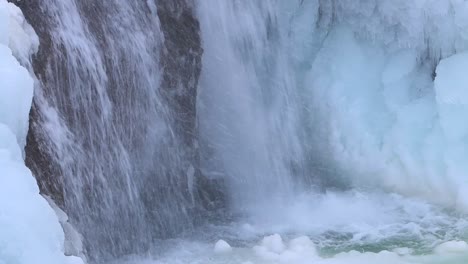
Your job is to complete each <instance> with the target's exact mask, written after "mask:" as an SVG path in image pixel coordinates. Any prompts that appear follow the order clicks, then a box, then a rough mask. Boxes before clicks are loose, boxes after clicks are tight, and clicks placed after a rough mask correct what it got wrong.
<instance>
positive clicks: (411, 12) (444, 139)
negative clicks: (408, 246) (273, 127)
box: [294, 0, 468, 211]
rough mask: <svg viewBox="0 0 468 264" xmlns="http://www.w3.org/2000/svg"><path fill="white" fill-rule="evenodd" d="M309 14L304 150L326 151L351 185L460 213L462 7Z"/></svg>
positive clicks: (413, 4) (402, 4) (442, 4)
mask: <svg viewBox="0 0 468 264" xmlns="http://www.w3.org/2000/svg"><path fill="white" fill-rule="evenodd" d="M316 8H317V10H318V12H319V14H320V15H319V17H318V19H317V22H316V23H315V25H314V26H313V28H315V31H314V32H312V33H311V34H309V35H308V37H309V38H315V39H319V43H320V45H319V47H318V48H316V47H311V48H310V49H309V50H314V51H315V52H313V53H312V54H309V55H308V56H307V57H306V58H301V59H302V60H304V61H306V62H308V63H310V64H309V65H306V66H305V67H304V68H303V73H304V79H303V80H304V90H305V94H306V95H305V96H304V98H305V100H304V102H305V104H306V105H307V104H308V105H310V106H311V108H313V110H311V111H307V116H308V117H309V122H310V124H311V126H312V127H313V130H312V133H311V134H310V135H309V137H308V144H309V146H310V149H309V150H310V151H323V152H326V153H329V154H330V155H329V158H330V159H331V160H332V161H333V162H332V163H333V164H335V166H336V167H338V168H339V169H340V170H341V174H342V175H343V177H347V178H350V179H351V181H352V182H353V184H354V185H355V186H358V187H361V188H362V187H364V188H365V187H372V188H374V187H383V188H385V189H387V190H389V191H394V192H400V193H403V194H405V195H410V196H416V197H421V198H424V199H428V200H430V201H433V202H436V203H439V204H444V205H447V206H450V207H455V208H458V209H460V210H463V211H466V209H467V208H468V207H467V205H468V200H467V199H466V198H467V197H466V194H465V193H466V189H467V187H468V184H467V179H468V178H467V176H468V166H466V164H467V157H468V155H467V153H466V150H465V149H466V147H467V145H466V144H467V142H466V136H467V133H466V124H465V123H466V120H465V118H464V117H465V116H466V115H467V114H468V112H467V110H468V109H467V108H466V99H465V97H466V93H465V90H466V89H467V88H468V82H467V80H466V77H464V76H466V73H465V71H466V63H467V58H466V55H463V52H464V51H465V50H466V48H467V44H468V38H467V37H468V36H467V34H466V33H467V30H468V19H467V17H468V16H467V15H466V14H468V3H467V2H465V1H456V0H454V1H430V0H428V1H373V0H361V1H347V0H341V1H319V3H318V5H317V6H316ZM301 16H302V17H303V16H304V15H301V14H299V15H296V17H294V19H296V20H298V19H301ZM298 39H299V41H300V40H301V38H298ZM298 43H299V42H298ZM330 151H331V152H330Z"/></svg>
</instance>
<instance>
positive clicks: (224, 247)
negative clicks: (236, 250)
mask: <svg viewBox="0 0 468 264" xmlns="http://www.w3.org/2000/svg"><path fill="white" fill-rule="evenodd" d="M231 251H232V247H231V245H229V244H228V243H227V242H226V241H224V240H218V242H216V244H215V246H214V252H215V253H218V254H225V253H229V252H231Z"/></svg>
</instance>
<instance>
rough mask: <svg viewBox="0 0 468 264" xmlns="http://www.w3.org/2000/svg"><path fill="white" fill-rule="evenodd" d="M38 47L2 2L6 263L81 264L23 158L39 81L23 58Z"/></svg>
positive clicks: (0, 105)
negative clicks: (69, 251) (71, 252)
mask: <svg viewBox="0 0 468 264" xmlns="http://www.w3.org/2000/svg"><path fill="white" fill-rule="evenodd" d="M36 48H37V36H36V35H35V34H34V33H33V31H32V29H31V28H30V26H28V25H27V24H26V22H25V20H24V18H23V16H22V14H21V12H20V11H19V9H18V8H17V7H16V6H14V5H13V4H10V3H7V2H6V1H5V0H0V80H1V82H0V83H1V84H0V226H1V227H2V228H0V263H1V264H10V263H18V264H36V263H50V264H62V263H74V264H78V263H82V261H81V259H79V258H73V257H65V255H64V251H63V246H64V234H63V230H62V228H61V226H60V224H59V222H58V219H57V216H56V215H55V213H54V211H53V210H52V208H51V207H50V206H49V204H48V203H47V201H46V200H45V199H44V198H43V197H41V196H40V195H39V188H38V186H37V183H36V181H35V179H34V177H33V176H32V175H31V172H30V171H29V169H28V168H26V166H25V165H24V160H23V156H22V152H23V151H22V149H23V148H24V146H25V142H26V134H27V129H28V117H29V110H30V108H31V101H32V96H33V79H32V77H31V76H30V75H29V73H28V71H27V70H26V69H25V68H24V67H22V66H21V65H20V63H19V62H18V60H20V61H21V62H22V63H25V64H27V62H26V60H27V59H28V58H29V56H30V55H31V54H32V52H34V50H35V49H36ZM13 55H15V56H16V58H15V57H14V56H13ZM17 59H18V60H17Z"/></svg>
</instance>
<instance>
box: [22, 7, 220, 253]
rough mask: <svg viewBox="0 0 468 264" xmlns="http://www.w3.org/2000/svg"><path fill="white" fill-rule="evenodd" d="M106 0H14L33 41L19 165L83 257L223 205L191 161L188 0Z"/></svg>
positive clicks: (192, 25) (192, 58)
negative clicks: (58, 212)
mask: <svg viewBox="0 0 468 264" xmlns="http://www.w3.org/2000/svg"><path fill="white" fill-rule="evenodd" d="M14 2H15V1H14ZM114 2H115V1H86V0H75V1H68V2H66V3H65V2H61V1H58V0H38V1H17V2H15V4H17V5H18V6H19V7H20V8H21V9H22V11H23V12H24V14H25V16H26V19H27V20H28V21H29V23H30V24H31V25H32V26H33V27H34V29H35V30H36V32H37V34H38V35H39V37H40V43H41V45H40V49H39V52H38V54H37V55H36V56H35V57H34V60H33V67H34V73H35V75H36V76H37V78H38V83H37V85H36V91H35V97H34V102H33V107H32V109H31V113H30V129H29V133H28V138H27V146H26V164H27V166H28V167H29V168H30V169H31V170H32V171H33V174H34V175H35V176H36V179H37V181H38V184H39V186H40V189H41V192H42V193H43V194H44V195H48V196H50V197H51V198H52V199H53V200H54V201H55V202H56V203H57V204H58V205H59V206H60V207H61V208H63V209H64V210H65V211H66V212H67V213H68V214H69V216H70V221H71V222H72V224H73V225H75V226H76V227H77V229H78V230H79V231H80V232H81V233H82V234H83V236H84V239H85V241H84V242H85V245H86V248H87V251H88V252H87V254H88V255H89V257H90V258H91V259H93V258H111V257H113V256H116V255H120V254H126V253H137V252H138V251H142V250H145V249H147V248H148V247H149V246H150V244H151V242H152V241H153V240H154V239H155V238H167V237H171V236H173V235H175V234H177V233H179V232H181V231H184V230H186V229H187V228H191V227H193V226H195V225H198V224H200V223H202V222H203V221H204V219H205V218H206V217H207V216H208V215H210V214H211V213H210V211H213V210H215V209H219V208H220V207H221V206H222V204H223V195H222V191H221V190H220V188H219V184H218V183H213V182H211V181H210V180H208V179H206V178H205V177H203V175H202V174H201V173H200V169H199V153H198V144H197V122H196V105H195V104H196V96H197V86H198V78H199V75H200V71H201V56H202V54H203V50H202V47H201V39H200V32H199V31H200V28H199V23H198V21H197V18H196V17H195V16H194V5H193V3H192V1H191V0H176V1H173V0H164V1H162V0H161V1H155V2H152V1H142V3H140V1H128V3H124V1H119V2H115V3H114ZM143 2H144V3H143Z"/></svg>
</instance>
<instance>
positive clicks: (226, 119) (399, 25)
mask: <svg viewBox="0 0 468 264" xmlns="http://www.w3.org/2000/svg"><path fill="white" fill-rule="evenodd" d="M12 2H15V3H16V4H17V5H18V6H19V7H20V8H21V10H22V11H23V13H24V15H25V17H26V19H27V21H28V22H29V23H30V24H31V25H32V27H33V28H34V30H35V31H36V33H37V34H38V36H39V40H40V46H39V50H38V51H37V53H36V54H35V55H33V58H32V63H31V65H30V64H29V61H28V59H27V58H26V59H25V62H23V63H24V64H27V65H26V66H29V68H30V71H31V72H30V73H31V75H34V76H33V77H35V78H36V85H35V91H34V99H33V105H32V109H31V112H30V116H29V118H30V120H29V121H30V122H29V132H28V134H27V139H26V141H27V142H26V147H25V163H26V165H27V166H28V167H29V168H30V169H31V171H32V173H33V175H34V176H35V177H36V179H37V181H38V185H39V188H40V191H41V194H42V195H44V196H46V197H47V198H48V199H49V198H50V199H49V200H51V201H53V202H55V203H56V204H57V206H58V207H59V209H61V210H63V211H64V212H65V213H66V214H67V215H68V219H69V220H68V221H69V224H71V225H72V226H74V227H75V228H76V229H77V231H78V232H79V233H80V234H81V235H82V237H83V239H84V250H85V251H86V252H85V255H86V256H87V257H89V260H90V262H91V263H102V262H107V261H111V262H113V261H115V260H116V259H119V258H120V257H122V256H129V255H130V256H135V255H136V256H145V255H146V254H148V255H152V254H153V253H154V252H156V253H154V254H155V255H156V256H157V257H161V259H163V262H164V261H165V260H167V259H165V257H167V258H168V259H170V261H173V259H171V257H173V256H176V257H177V258H178V257H179V256H180V257H181V258H182V260H181V262H195V261H193V259H192V258H195V259H197V260H200V262H210V263H212V262H213V263H218V262H220V263H223V262H226V259H227V258H223V257H222V256H221V255H215V256H214V257H213V256H212V255H211V253H209V254H208V253H206V252H207V250H206V248H211V246H212V244H209V245H208V246H207V244H206V243H207V240H209V243H212V242H213V241H212V240H214V238H216V241H217V240H218V239H223V240H220V241H218V242H219V243H216V245H221V248H222V250H217V251H218V252H217V253H220V252H219V251H223V252H224V251H225V252H224V253H226V252H231V253H233V255H235V256H236V260H239V262H241V263H242V262H245V263H250V259H248V258H252V259H255V260H259V262H262V263H263V261H264V260H268V261H279V262H281V261H285V260H286V261H292V260H294V261H292V262H291V263H296V262H299V263H303V262H302V261H301V257H298V256H302V255H301V254H303V253H304V252H303V251H301V250H302V249H304V248H305V249H307V250H309V251H308V252H307V254H305V256H306V257H307V260H308V261H310V259H312V261H317V263H342V258H345V260H347V259H348V258H351V259H354V260H356V261H355V262H356V263H366V261H367V262H371V263H376V262H378V261H379V259H387V258H386V256H387V257H388V256H389V257H388V259H389V260H391V261H392V262H390V263H406V262H405V261H403V260H402V258H406V257H407V256H409V255H411V254H412V251H411V252H410V253H408V252H409V251H410V249H409V248H410V247H411V250H412V249H413V247H414V250H415V252H416V253H415V254H423V253H424V254H426V253H428V252H431V254H432V253H434V254H436V253H437V252H438V251H442V252H444V254H445V253H446V252H449V251H450V250H454V248H455V251H456V250H458V251H462V252H465V251H467V252H468V245H467V244H466V243H464V242H460V241H457V242H455V244H448V246H447V244H445V246H442V247H441V248H436V245H439V244H442V243H443V242H447V241H449V240H464V239H465V240H466V238H464V237H463V234H464V232H466V229H467V227H468V224H467V223H466V221H464V215H463V213H466V212H467V211H468V198H467V195H466V190H468V182H467V181H466V174H467V173H468V167H467V166H466V164H468V158H467V157H468V152H467V150H466V149H468V148H467V146H468V140H467V138H468V128H467V127H468V126H467V125H466V124H465V123H466V122H465V120H464V118H465V116H466V114H467V113H468V108H467V107H466V105H467V100H466V99H465V98H466V97H467V95H468V94H467V93H466V92H465V90H466V89H465V88H466V82H467V79H466V77H465V76H466V75H465V73H464V70H463V69H464V68H466V67H465V66H467V65H468V56H467V55H466V52H467V51H468V37H467V36H468V19H466V17H467V16H466V14H468V4H467V3H466V2H465V1H461V0H447V1H434V0H420V1H408V0H290V1H281V0H216V1H208V0H146V1H131V0H108V1H87V0H67V1H64V0H36V1H25V0H17V1H12ZM0 27H1V25H0ZM0 30H1V28H0ZM0 40H1V39H0ZM29 55H31V54H28V56H29ZM10 57H11V56H9V57H8V58H9V59H11V58H10ZM4 104H6V103H4ZM17 140H19V141H21V140H24V138H19V139H17ZM19 145H20V146H21V145H22V142H19ZM59 209H57V211H59V212H60V210H59ZM460 215H462V216H463V217H461V216H460ZM62 216H63V214H62ZM64 219H67V217H66V216H65V217H64ZM64 229H65V227H64ZM233 230H234V231H233ZM278 230H279V231H278ZM274 233H282V234H284V235H285V237H286V239H287V240H288V241H289V242H288V243H289V244H287V245H286V244H285V243H283V240H282V238H281V236H280V235H278V234H274ZM272 234H273V235H272ZM304 234H305V235H307V236H308V237H299V238H297V239H292V236H293V235H301V236H303V235H304ZM220 236H225V237H220ZM262 236H265V237H264V238H263V239H262V240H261V241H260V242H259V244H258V245H257V246H254V247H253V248H252V251H253V253H249V252H250V251H249V250H250V249H249V250H246V249H247V247H251V246H252V245H253V241H254V240H258V239H260V238H261V237H262ZM224 239H225V240H227V241H224ZM193 240H196V242H193ZM228 242H229V243H231V244H233V248H232V247H231V246H230V245H229V243H228ZM256 242H257V241H255V243H256ZM197 243H200V244H201V246H199V245H200V244H197ZM449 243H450V242H449ZM457 243H458V244H457ZM194 244H195V246H193V245H194ZM213 244H214V243H213ZM375 245H377V246H375ZM442 245H444V244H442ZM0 246H1V245H0ZM155 247H156V250H155V249H154V248H155ZM185 247H187V248H189V249H190V250H188V251H190V252H188V253H187V252H186V251H184V250H181V248H182V249H184V248H185ZM403 247H404V248H403ZM298 248H299V249H298ZM402 248H403V249H402ZM447 248H448V249H447ZM168 249H169V253H168V254H167V255H165V251H167V250H168ZM218 249H219V247H218ZM300 249H301V250H300ZM377 249H378V250H380V251H382V252H383V253H382V252H380V251H377ZM174 250H175V251H177V250H179V251H183V252H182V253H180V252H177V253H175V254H174V253H173V252H172V251H174ZM350 250H351V252H350V253H343V254H341V253H340V252H344V251H346V252H347V251H350ZM353 250H358V251H360V252H361V251H365V253H362V254H361V253H357V252H354V251H353ZM389 250H391V251H392V252H388V251H389ZM405 250H408V251H405ZM444 250H446V251H444ZM296 251H298V252H296ZM367 251H369V252H367ZM374 251H375V252H374ZM0 252H1V248H0ZM223 252H221V253H223ZM239 252H240V253H239ZM291 252H293V253H294V254H296V253H297V254H298V255H294V254H292V253H291ZM317 252H320V253H317ZM379 252H380V253H379ZM405 252H406V253H405ZM421 252H422V253H421ZM387 253H388V254H387ZM236 254H237V255H236ZM335 254H338V255H336V256H335ZM200 255H203V256H202V257H200ZM324 255H326V256H328V255H330V256H331V255H333V256H334V257H333V258H331V260H330V261H328V259H327V258H324V257H323V256H324ZM168 256H169V257H168ZM187 256H189V259H188V260H186V259H184V258H187ZM246 256H249V257H248V258H247V257H246ZM129 258H130V259H131V261H134V259H133V258H132V257H129ZM408 259H411V258H408ZM415 259H416V258H415ZM335 260H336V261H337V262H335ZM405 260H406V259H405ZM229 261H230V260H229ZM233 261H234V260H233ZM418 261H419V262H420V263H427V260H425V259H424V260H421V259H419V258H418ZM0 262H1V260H0ZM419 262H418V263H419ZM344 263H346V262H344ZM382 263H384V262H382ZM132 264H133V263H132Z"/></svg>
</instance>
